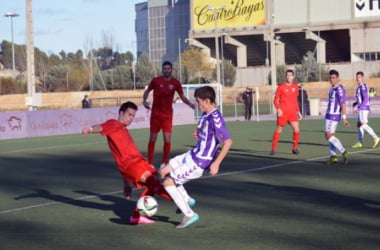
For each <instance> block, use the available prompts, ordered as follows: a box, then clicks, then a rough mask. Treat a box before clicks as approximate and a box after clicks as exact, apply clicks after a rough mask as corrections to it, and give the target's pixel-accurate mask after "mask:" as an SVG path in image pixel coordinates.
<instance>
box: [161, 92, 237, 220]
mask: <svg viewBox="0 0 380 250" xmlns="http://www.w3.org/2000/svg"><path fill="white" fill-rule="evenodd" d="M194 97H195V99H196V101H197V104H198V108H199V110H200V111H201V112H202V117H201V118H200V121H199V123H198V128H197V130H196V131H194V132H193V135H194V137H195V139H196V140H197V144H196V145H195V146H194V147H193V148H192V149H191V150H189V151H187V152H186V153H184V154H181V155H178V156H176V157H174V158H172V159H171V160H170V161H169V163H168V164H167V165H165V166H164V167H162V168H161V169H160V170H159V173H160V175H161V177H162V178H164V180H163V183H162V184H163V185H164V187H165V190H166V191H167V192H168V193H169V195H170V196H171V197H172V199H173V201H174V202H175V204H176V205H177V207H178V208H179V209H180V210H181V212H182V213H183V214H184V218H183V220H182V222H181V223H180V224H179V225H178V226H177V228H185V227H187V226H189V225H191V224H193V223H195V222H197V221H198V220H199V215H198V214H197V213H195V212H194V211H193V210H192V209H191V206H194V205H195V200H194V199H192V198H191V197H190V196H189V195H188V194H187V192H186V190H185V188H184V187H183V184H185V183H186V182H188V181H190V180H193V179H197V178H200V177H201V176H202V175H203V172H204V171H205V170H208V171H209V173H210V174H211V175H216V174H217V173H218V171H219V166H220V164H221V162H222V161H223V159H224V158H225V157H226V155H227V153H228V151H229V150H230V148H231V146H232V139H231V136H230V134H229V132H228V130H227V128H226V125H225V123H224V118H223V116H222V114H221V113H220V111H219V110H218V109H217V108H216V104H215V91H214V89H213V88H212V87H210V86H205V87H200V88H198V89H196V90H195V92H194ZM219 144H222V148H221V150H220V152H219V154H217V151H218V148H219Z"/></svg>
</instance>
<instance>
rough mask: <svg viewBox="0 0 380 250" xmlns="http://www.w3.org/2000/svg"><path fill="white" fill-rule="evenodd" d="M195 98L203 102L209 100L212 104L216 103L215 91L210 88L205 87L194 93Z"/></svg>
mask: <svg viewBox="0 0 380 250" xmlns="http://www.w3.org/2000/svg"><path fill="white" fill-rule="evenodd" d="M194 97H195V98H197V97H198V98H200V99H202V100H206V99H209V100H210V102H211V103H215V90H214V89H213V88H212V87H210V86H203V87H200V88H197V89H196V90H195V91H194Z"/></svg>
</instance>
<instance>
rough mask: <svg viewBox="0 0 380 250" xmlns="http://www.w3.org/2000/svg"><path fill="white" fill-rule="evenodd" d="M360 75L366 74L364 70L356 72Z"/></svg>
mask: <svg viewBox="0 0 380 250" xmlns="http://www.w3.org/2000/svg"><path fill="white" fill-rule="evenodd" d="M358 75H361V76H364V73H363V71H358V72H356V76H358Z"/></svg>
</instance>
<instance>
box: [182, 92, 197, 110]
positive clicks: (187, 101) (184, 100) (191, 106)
mask: <svg viewBox="0 0 380 250" xmlns="http://www.w3.org/2000/svg"><path fill="white" fill-rule="evenodd" d="M181 100H182V101H183V103H186V104H187V105H188V106H189V107H190V108H192V109H195V104H194V103H191V102H190V101H189V99H187V97H186V96H184V95H183V96H181Z"/></svg>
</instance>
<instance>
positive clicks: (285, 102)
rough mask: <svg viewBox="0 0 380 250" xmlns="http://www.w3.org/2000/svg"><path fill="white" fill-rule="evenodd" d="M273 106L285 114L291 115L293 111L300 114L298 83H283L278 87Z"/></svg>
mask: <svg viewBox="0 0 380 250" xmlns="http://www.w3.org/2000/svg"><path fill="white" fill-rule="evenodd" d="M273 104H274V106H275V107H276V109H281V110H282V112H284V113H287V112H289V113H290V112H292V111H295V112H296V113H297V112H299V107H298V85H297V83H291V84H287V83H286V82H283V83H281V84H280V85H279V86H278V87H277V90H276V95H275V97H274V100H273Z"/></svg>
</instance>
